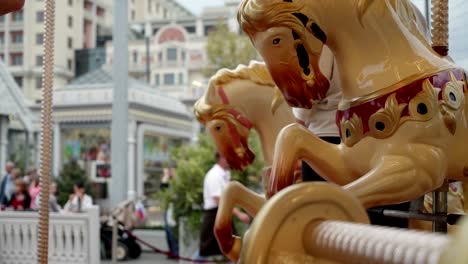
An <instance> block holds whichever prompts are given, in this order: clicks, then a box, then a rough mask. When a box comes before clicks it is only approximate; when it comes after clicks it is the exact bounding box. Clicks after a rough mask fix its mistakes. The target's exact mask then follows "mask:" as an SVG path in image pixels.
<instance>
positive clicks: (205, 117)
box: [194, 86, 255, 170]
mask: <svg viewBox="0 0 468 264" xmlns="http://www.w3.org/2000/svg"><path fill="white" fill-rule="evenodd" d="M216 89H218V92H219V96H220V97H221V99H222V100H223V104H219V103H214V104H209V103H207V100H206V99H207V98H206V96H207V95H205V96H204V97H202V98H201V99H199V100H198V101H197V102H196V103H195V108H194V112H195V116H196V118H197V119H198V121H199V122H200V123H202V124H203V125H205V127H206V129H207V130H208V132H209V133H210V135H211V137H212V138H213V140H214V142H215V144H216V146H217V148H218V151H219V152H220V154H221V155H222V156H224V157H225V158H226V160H227V162H228V163H229V166H230V167H231V168H232V169H235V170H244V169H245V168H246V167H247V166H249V165H250V164H251V163H252V162H253V160H254V159H255V154H254V153H253V152H252V150H250V148H249V145H248V138H249V134H250V129H251V128H252V124H251V123H250V121H249V120H248V119H247V118H246V117H245V116H244V115H243V114H242V113H241V112H239V111H237V110H235V109H234V108H233V107H232V106H230V105H229V104H228V102H225V101H224V100H226V99H227V97H225V96H226V95H225V94H224V90H223V88H222V87H221V86H220V87H216Z"/></svg>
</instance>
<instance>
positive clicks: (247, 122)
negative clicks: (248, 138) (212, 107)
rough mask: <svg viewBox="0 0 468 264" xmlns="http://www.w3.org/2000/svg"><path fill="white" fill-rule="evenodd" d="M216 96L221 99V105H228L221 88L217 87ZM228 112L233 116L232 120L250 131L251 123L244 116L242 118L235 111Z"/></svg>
mask: <svg viewBox="0 0 468 264" xmlns="http://www.w3.org/2000/svg"><path fill="white" fill-rule="evenodd" d="M218 95H219V97H221V101H222V102H223V104H225V105H228V104H229V99H228V97H227V95H226V92H225V91H224V88H223V87H222V86H218ZM228 112H229V113H230V114H232V116H234V118H235V119H236V120H237V121H238V122H239V123H240V124H241V125H243V126H244V127H246V128H247V129H252V127H253V124H252V122H251V121H250V120H249V119H248V118H247V117H245V116H243V115H242V114H241V113H240V112H239V111H237V110H235V109H229V110H228Z"/></svg>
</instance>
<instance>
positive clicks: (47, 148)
mask: <svg viewBox="0 0 468 264" xmlns="http://www.w3.org/2000/svg"><path fill="white" fill-rule="evenodd" d="M54 19H55V0H46V1H45V23H44V26H45V34H44V66H43V72H42V105H41V108H42V110H41V131H42V133H41V153H40V175H41V182H40V184H41V193H40V199H41V201H40V207H39V226H38V229H39V232H38V233H39V235H38V242H37V247H38V251H37V263H39V264H46V263H48V255H49V183H50V173H51V169H52V168H51V164H52V149H51V147H52V88H53V85H54V39H55V38H54V30H55V21H54Z"/></svg>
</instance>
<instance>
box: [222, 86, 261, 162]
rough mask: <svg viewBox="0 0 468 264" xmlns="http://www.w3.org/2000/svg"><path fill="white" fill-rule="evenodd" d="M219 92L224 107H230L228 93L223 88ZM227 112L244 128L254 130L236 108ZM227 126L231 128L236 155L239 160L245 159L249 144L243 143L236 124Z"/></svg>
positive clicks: (230, 132) (250, 123)
mask: <svg viewBox="0 0 468 264" xmlns="http://www.w3.org/2000/svg"><path fill="white" fill-rule="evenodd" d="M217 91H218V95H219V97H220V98H221V102H222V103H223V104H224V105H229V99H228V97H227V95H226V92H225V91H224V88H223V86H218V88H217ZM227 112H228V113H229V114H231V115H232V116H233V117H234V118H235V119H236V121H237V122H239V124H241V125H242V126H243V127H245V128H247V129H248V130H250V129H252V127H253V124H252V122H251V121H250V120H249V119H248V118H247V117H245V116H244V115H243V114H241V113H240V112H239V111H237V110H235V109H234V108H231V109H229V110H227ZM227 125H228V128H229V134H230V135H231V138H232V141H233V143H234V146H235V152H236V154H237V155H238V156H239V158H244V155H245V148H246V147H247V142H243V141H242V140H241V136H240V134H239V131H238V130H237V128H236V126H235V125H234V124H231V123H228V124H227ZM244 141H245V140H244Z"/></svg>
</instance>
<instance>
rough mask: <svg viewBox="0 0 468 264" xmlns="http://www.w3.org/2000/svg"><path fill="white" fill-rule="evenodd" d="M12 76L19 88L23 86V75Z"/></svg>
mask: <svg viewBox="0 0 468 264" xmlns="http://www.w3.org/2000/svg"><path fill="white" fill-rule="evenodd" d="M14 78H15V82H16V84H18V86H19V87H20V88H23V77H20V76H15V77H14Z"/></svg>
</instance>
